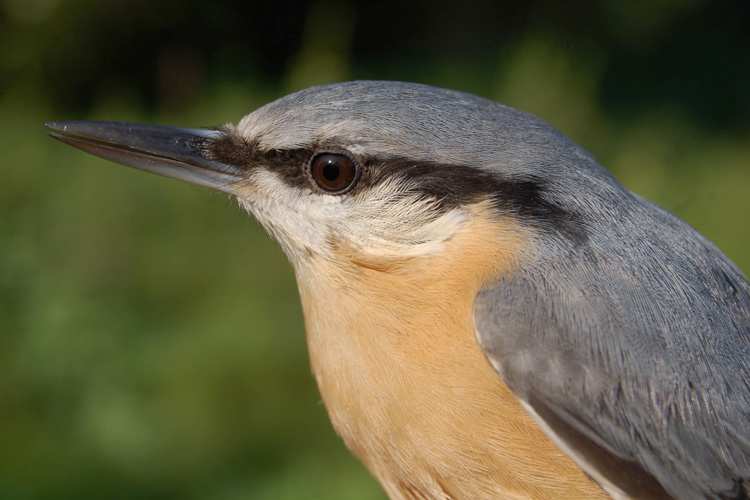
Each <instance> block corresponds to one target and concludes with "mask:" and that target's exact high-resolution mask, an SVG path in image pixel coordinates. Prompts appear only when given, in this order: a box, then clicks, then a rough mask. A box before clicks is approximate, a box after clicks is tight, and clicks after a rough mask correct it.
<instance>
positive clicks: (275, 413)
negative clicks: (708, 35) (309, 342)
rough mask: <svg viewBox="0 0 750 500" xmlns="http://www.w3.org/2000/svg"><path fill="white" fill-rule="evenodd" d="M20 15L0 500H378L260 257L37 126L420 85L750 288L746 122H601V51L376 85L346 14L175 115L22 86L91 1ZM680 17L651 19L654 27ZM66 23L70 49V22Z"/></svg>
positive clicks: (195, 114)
mask: <svg viewBox="0 0 750 500" xmlns="http://www.w3.org/2000/svg"><path fill="white" fill-rule="evenodd" d="M657 3H659V2H657ZM661 3H663V4H665V5H666V4H667V3H670V2H661ZM24 5H27V4H26V3H24V2H21V1H20V0H0V14H2V13H3V12H4V13H5V16H4V17H3V16H2V15H0V31H2V30H3V26H4V27H5V29H8V30H11V31H6V35H5V36H7V38H6V39H5V41H6V42H8V43H11V42H12V43H13V45H12V46H11V45H8V43H3V39H2V38H1V37H2V36H3V35H0V45H3V48H2V50H0V75H2V74H5V75H6V76H7V75H11V76H14V75H19V77H18V78H11V77H9V78H6V79H5V80H0V85H2V86H0V500H5V499H9V500H11V499H13V500H15V499H20V500H23V499H56V500H63V499H86V498H107V499H146V498H148V499H168V500H169V499H188V500H209V499H210V500H241V499H298V498H320V499H331V500H337V499H341V500H344V499H376V498H382V494H381V493H380V490H379V488H378V486H377V485H376V484H375V482H374V481H373V480H372V479H370V478H369V476H368V475H367V474H366V472H365V471H364V469H363V468H362V467H361V466H360V465H359V464H358V463H357V462H356V461H355V460H354V459H353V458H351V457H350V456H349V455H348V453H347V451H346V450H345V448H344V446H343V444H342V443H341V442H340V441H339V440H338V439H337V437H336V436H335V435H334V433H333V431H332V430H331V428H330V425H329V424H328V421H327V417H326V414H325V410H324V407H323V405H322V403H321V402H320V398H319V396H318V394H317V391H316V388H315V384H314V381H313V379H312V377H311V375H310V373H309V368H308V364H307V355H306V351H305V341H304V334H303V326H302V315H301V311H300V307H299V304H298V298H297V295H296V289H295V283H294V278H293V275H292V272H291V269H290V267H289V265H288V264H287V262H286V261H285V259H284V257H283V255H282V253H281V251H280V250H279V249H278V248H277V246H276V245H275V243H273V242H272V241H270V240H269V238H268V237H267V236H266V235H265V234H264V233H263V231H262V230H261V228H260V227H259V226H258V225H257V224H256V223H255V222H254V221H252V220H251V219H250V218H249V217H248V216H246V215H245V214H244V213H242V212H241V211H240V210H239V209H238V207H237V206H236V205H235V203H234V202H232V201H230V200H229V199H228V198H227V197H226V196H224V195H221V194H217V193H215V192H210V191H208V190H205V189H201V188H196V187H193V186H190V185H187V184H183V183H180V182H176V181H173V180H169V179H164V178H160V177H157V176H153V175H148V174H144V173H142V172H137V171H135V170H132V169H128V168H124V167H121V166H116V165H114V164H111V163H108V162H105V161H103V160H99V159H97V158H94V157H91V156H89V155H86V154H84V153H81V152H80V151H77V150H74V149H72V148H70V147H67V146H64V145H62V144H60V143H58V142H55V141H53V140H51V139H48V138H47V136H46V134H45V131H44V130H43V128H42V122H44V121H45V120H49V119H66V118H84V119H116V120H130V121H143V122H154V123H164V124H174V125H184V126H204V125H212V124H219V123H223V122H226V121H236V120H237V119H239V118H240V117H241V116H242V115H243V114H245V113H246V112H248V111H250V110H251V109H253V108H255V107H257V106H259V105H260V104H262V103H264V102H266V101H268V100H271V99H273V98H275V97H278V96H281V95H283V94H286V93H288V92H289V91H292V90H295V89H298V88H302V87H304V86H307V85H309V84H313V83H323V82H329V81H336V80H344V79H351V78H358V77H378V76H384V77H388V78H401V79H419V80H420V81H422V82H425V83H430V84H434V85H443V86H448V87H453V88H458V89H462V90H467V91H471V92H475V93H480V94H482V95H485V96H487V97H491V98H495V99H498V100H500V101H503V102H506V103H508V104H510V105H512V106H515V107H517V108H520V109H524V110H527V111H531V112H533V113H535V114H538V115H540V116H541V117H543V118H545V119H546V120H548V121H550V122H551V123H553V124H554V125H556V126H557V127H558V128H560V129H561V130H562V131H563V132H565V133H566V134H568V135H569V136H571V137H572V138H573V139H574V140H576V141H577V142H579V143H581V144H582V145H584V146H585V147H586V148H587V149H589V150H590V151H592V152H593V153H594V154H595V156H596V157H597V158H599V159H600V161H601V162H602V163H603V164H604V165H606V166H607V167H609V168H610V169H611V170H612V171H613V172H614V173H615V174H616V176H617V177H618V178H619V179H620V180H621V181H622V182H623V183H624V184H625V185H626V186H628V187H630V188H631V189H633V190H635V191H636V192H638V193H640V194H642V195H644V196H646V197H647V198H649V199H651V200H653V201H655V202H657V203H659V204H661V205H662V206H664V207H665V208H667V209H670V210H671V211H673V212H675V213H676V214H677V215H679V216H681V217H683V218H684V219H686V220H687V221H688V222H690V223H691V224H693V225H694V226H695V227H697V228H698V229H699V230H700V231H701V232H702V233H703V234H704V235H706V236H707V237H709V238H710V239H712V240H713V241H715V242H716V243H717V244H718V245H719V247H721V248H722V249H723V250H724V251H725V252H726V253H727V254H728V255H729V256H730V258H732V259H733V260H734V261H735V262H736V263H737V264H738V265H739V266H740V267H741V268H742V269H743V270H744V271H745V272H746V273H747V272H748V271H750V251H749V250H748V248H750V224H749V223H748V218H750V196H749V194H750V124H749V123H748V122H746V121H745V122H742V121H740V122H739V123H734V124H731V125H730V126H727V127H720V128H717V127H714V126H707V125H706V124H705V123H703V122H702V120H700V119H699V118H696V116H695V115H692V114H690V113H687V112H686V111H685V110H684V109H682V108H681V107H679V106H675V105H669V106H667V105H665V106H663V107H662V106H658V105H656V106H651V107H649V108H648V110H647V111H643V110H642V109H641V108H634V109H635V111H633V112H631V113H627V112H625V113H622V112H620V113H614V112H610V110H609V108H608V107H607V106H606V105H604V104H603V100H602V98H601V96H600V83H601V81H602V79H603V78H604V77H603V74H602V68H603V67H604V63H605V62H606V60H607V57H608V53H607V52H606V50H603V51H599V52H596V54H597V55H596V57H592V56H591V54H590V53H588V52H587V53H585V54H584V53H582V48H581V47H580V46H576V47H568V46H567V45H566V44H561V43H556V42H555V41H554V40H555V38H554V34H552V33H551V31H545V29H544V28H539V29H536V30H533V31H531V32H529V33H527V34H525V35H524V36H520V37H515V38H512V39H508V40H504V41H503V43H501V44H499V45H498V48H497V50H496V51H490V52H487V53H483V54H482V55H481V56H479V57H475V58H470V59H469V60H468V62H467V59H465V58H463V57H460V56H457V55H456V54H451V53H449V52H446V51H441V49H435V50H434V51H432V52H431V57H430V58H427V59H424V60H423V59H420V60H418V61H417V60H415V61H414V64H409V63H408V56H407V57H406V59H404V60H403V62H402V63H400V64H402V67H403V71H399V70H398V68H396V69H394V67H393V66H389V67H388V71H387V72H386V73H385V74H384V75H380V74H379V73H378V70H377V68H378V65H377V62H373V61H368V60H367V59H363V60H356V61H354V60H353V59H354V58H353V57H352V56H351V53H352V51H351V47H350V46H351V43H350V39H349V37H351V36H352V33H351V32H350V31H347V30H341V29H339V30H330V29H329V28H330V26H331V23H332V19H333V20H334V21H335V20H336V19H339V20H341V19H343V20H344V21H342V22H345V20H346V19H348V18H349V17H347V16H352V15H356V14H353V13H352V12H349V11H347V10H346V9H341V10H335V9H334V10H325V8H324V7H321V5H322V4H316V5H313V7H312V9H311V10H310V11H309V13H308V15H307V17H306V21H305V25H304V33H303V37H302V41H301V45H300V48H299V49H298V50H297V51H295V55H294V56H293V57H291V58H290V59H289V62H288V65H287V67H286V69H285V70H284V71H283V76H281V77H280V78H278V79H276V80H275V81H272V82H271V83H269V81H268V80H267V79H261V78H260V77H257V78H256V77H252V76H250V77H247V76H245V77H243V78H239V77H236V76H231V74H230V73H229V72H227V74H230V76H226V75H222V74H219V75H218V76H212V75H206V74H203V75H202V76H200V78H199V83H197V84H194V87H195V88H194V89H193V90H192V91H191V92H192V93H191V94H190V96H189V98H186V99H183V100H179V99H178V101H177V103H176V104H175V103H174V102H173V101H170V98H171V97H173V94H179V92H181V91H182V90H180V89H177V88H175V90H174V92H171V91H170V89H169V88H167V89H162V90H160V91H159V93H158V95H157V98H156V101H155V102H149V101H148V100H146V99H143V98H142V97H141V94H140V92H139V91H138V89H135V88H133V87H132V86H130V84H129V81H128V80H127V79H126V78H123V79H120V80H117V81H112V82H110V83H109V84H105V85H102V87H101V88H103V89H104V90H101V88H100V90H99V91H98V94H97V95H95V96H94V97H92V98H91V100H92V102H93V104H92V105H91V106H83V105H81V106H79V107H76V105H75V104H73V105H72V106H71V105H70V104H69V103H68V104H62V105H61V104H60V103H59V102H58V100H57V99H56V98H52V97H51V92H49V89H48V88H46V87H45V85H44V83H43V79H42V77H41V76H40V75H42V74H43V72H44V70H45V68H41V67H40V68H34V64H35V59H34V58H35V54H37V53H38V49H39V45H40V44H42V43H46V44H47V45H49V46H53V45H54V44H55V43H57V42H56V41H55V42H52V41H49V40H48V41H46V42H42V41H39V40H38V39H37V38H35V37H34V36H32V35H31V34H29V35H25V34H24V33H27V32H28V33H33V32H34V30H37V31H38V30H39V28H38V27H35V26H38V23H41V22H48V23H49V22H51V21H44V19H47V18H48V17H49V16H53V15H56V14H55V13H60V12H61V9H63V7H65V6H70V7H71V8H73V7H75V8H77V9H78V10H79V11H80V10H84V9H83V7H82V6H88V5H93V3H92V2H85V1H69V2H62V3H60V2H54V1H51V0H49V1H41V0H38V1H36V2H28V5H31V6H32V7H30V8H29V12H27V11H26V10H25V7H24ZM670 5H671V4H670ZM485 7H486V6H485ZM75 8H74V9H73V10H76V9H75ZM134 8H136V9H138V8H140V9H147V8H148V7H147V5H146V4H145V3H144V4H143V5H140V4H137V6H136V7H134ZM34 9H36V10H34ZM45 9H47V10H45ZM50 9H51V10H50ZM63 10H64V9H63ZM677 10H679V9H677ZM629 14H632V15H635V16H645V17H646V18H648V15H647V14H643V12H640V11H639V12H637V13H635V14H633V13H629ZM559 15H560V16H563V15H564V12H562V13H559ZM623 15H624V14H623ZM676 15H678V14H675V13H674V12H673V11H672V10H670V9H662V10H660V11H659V13H658V16H661V17H659V19H657V20H656V21H654V23H657V25H656V27H650V28H648V29H649V30H652V31H654V32H656V31H658V30H659V29H661V28H660V27H659V24H658V23H661V22H666V21H663V19H662V18H664V19H667V18H668V16H676ZM25 16H26V17H25ZM28 16H41V19H42V21H39V20H38V19H37V18H32V19H31V20H29V19H28ZM44 16H47V17H44ZM336 16H340V17H338V18H337V17H336ZM624 16H625V15H624ZM664 16H667V17H664ZM625 17H627V16H625ZM59 19H60V21H59V22H60V23H68V24H67V25H66V26H68V25H69V30H68V31H64V30H58V31H60V32H61V33H66V36H74V35H75V32H76V31H75V30H76V21H75V17H74V16H73V15H72V14H66V15H62V14H60V18H59ZM628 19H630V18H628ZM638 19H640V18H638ZM631 21H632V20H631ZM657 21H658V22H657ZM3 22H4V23H5V24H3ZM198 22H199V21H196V23H198ZM629 22H630V21H629ZM636 22H637V21H636ZM24 23H26V24H24ZM35 23H37V24H35ZM436 29H438V28H436ZM441 29H442V28H441ZM613 29H615V28H613ZM652 31H649V33H651V32H652ZM114 36H117V35H114ZM326 36H328V37H329V38H326ZM634 36H635V35H634ZM638 36H641V35H640V34H639V35H638ZM643 36H645V35H643ZM64 39H65V37H62V38H61V40H64ZM321 40H328V42H321ZM644 43H647V42H644ZM11 47H12V49H11ZM64 50H65V47H64V44H63V47H62V48H60V57H64V55H65V52H64ZM167 54H168V55H167V56H165V57H166V58H167V59H166V62H164V61H162V62H161V63H160V64H167V65H168V64H170V63H169V52H168V51H167ZM111 56H112V57H117V56H118V53H117V52H116V51H115V49H113V52H112V54H111ZM179 58H180V56H179V55H178V56H177V59H179ZM79 59H80V57H78V59H76V60H79ZM183 63H184V61H180V60H178V61H177V63H175V64H174V65H173V66H174V68H177V69H174V68H172V67H171V66H170V68H172V69H169V71H171V72H178V73H179V71H180V68H181V67H182V66H180V64H183ZM370 63H372V64H370ZM737 64H740V63H739V62H737ZM183 66H184V64H183ZM188 66H189V64H188ZM415 66H418V67H417V68H415ZM29 68H31V69H29ZM160 68H161V67H160ZM188 69H190V68H189V67H188ZM642 71H646V70H645V69H642ZM3 72H4V73H3ZM75 77H76V68H75V67H71V68H70V78H71V79H75ZM196 78H197V77H196ZM159 81H160V82H161V81H162V80H159ZM177 81H179V78H178V79H177ZM61 85H62V83H61ZM183 90H184V89H183ZM180 95H181V94H180ZM178 97H179V96H178ZM719 97H721V98H722V99H723V98H725V97H726V96H716V95H714V94H712V92H711V89H710V88H707V89H706V93H705V95H703V96H700V99H704V100H707V101H709V102H710V101H711V100H712V99H719ZM76 110H79V111H76ZM69 113H72V114H73V115H72V116H69V115H68V114H69ZM75 113H82V114H75Z"/></svg>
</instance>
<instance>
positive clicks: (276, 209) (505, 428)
mask: <svg viewBox="0 0 750 500" xmlns="http://www.w3.org/2000/svg"><path fill="white" fill-rule="evenodd" d="M46 127H47V128H48V130H49V133H50V135H51V136H52V137H53V138H55V139H59V140H60V141H62V142H64V143H67V144H69V145H72V146H74V147H76V148H79V149H81V150H83V151H86V152H89V153H92V154H94V155H97V156H100V157H102V158H105V159H109V160H113V161H115V162H118V163H121V164H124V165H128V166H131V167H135V168H138V169H141V170H145V171H149V172H153V173H157V174H160V175H164V176H168V177H174V178H177V179H181V180H184V181H188V182H190V183H193V184H198V185H202V186H206V187H209V188H212V189H215V190H219V191H221V192H224V193H227V194H228V195H229V196H230V197H232V198H235V199H236V200H237V202H238V203H239V206H240V207H241V208H242V209H244V210H246V211H247V212H248V214H250V215H251V216H253V217H254V218H255V219H257V221H259V223H260V224H261V225H262V226H263V227H264V228H265V229H266V230H267V232H268V233H269V234H270V235H271V236H272V237H273V238H274V239H275V240H276V241H277V242H278V243H279V244H280V247H281V249H282V250H283V252H284V253H285V254H286V256H287V257H288V260H289V261H290V263H291V266H292V268H293V271H294V274H295V277H296V281H297V286H298V291H299V296H300V301H301V305H302V311H303V316H304V324H305V331H306V342H307V347H308V351H309V358H310V365H311V371H312V374H313V376H314V377H315V379H316V381H317V385H318V388H319V391H320V394H321V398H322V400H323V403H324V404H325V407H326V410H327V412H328V415H329V417H330V420H331V423H332V426H333V428H334V429H335V431H336V432H337V434H338V435H339V436H340V437H341V439H342V440H343V442H344V443H345V445H346V446H347V447H348V448H349V450H350V451H351V452H352V453H353V454H354V455H355V456H356V457H357V458H358V459H359V460H361V462H362V463H363V464H364V465H365V466H366V468H367V469H368V470H369V471H370V473H371V474H372V475H373V476H374V477H375V478H376V479H377V480H378V481H379V483H380V484H381V486H382V488H383V490H384V492H385V493H386V494H387V495H388V496H389V497H390V498H393V499H433V498H434V499H456V500H457V499H479V498H508V499H521V498H532V499H546V498H554V499H567V498H571V499H581V498H592V499H600V498H616V499H622V498H639V499H654V498H675V499H688V500H693V499H695V500H698V499H709V498H712V499H713V498H719V499H725V500H729V499H734V500H739V499H747V498H749V497H750V285H749V284H748V281H747V279H746V278H745V276H744V275H743V274H742V272H741V271H740V270H739V269H738V267H737V266H736V265H735V264H733V263H732V262H731V261H730V260H729V259H728V258H727V257H726V256H725V255H724V254H723V253H722V252H721V251H720V250H719V249H718V248H717V247H716V246H715V245H714V244H713V243H711V242H710V241H708V240H707V239H706V238H705V237H703V236H702V235H701V234H699V233H698V232H697V231H696V230H695V229H693V228H692V227H691V226H689V225H688V224H687V223H686V222H684V221H682V220H680V219H679V218H677V217H676V216H674V215H672V214H670V213H669V212H667V211H666V210H664V209H662V208H659V207H657V206H656V205H655V204H652V203H651V202H649V201H647V200H645V199H644V198H642V197H640V196H639V195H637V194H635V193H633V192H631V191H629V190H628V189H626V188H625V187H624V186H623V185H622V184H620V182H618V180H616V179H615V177H614V176H613V175H612V174H611V173H610V172H609V171H608V170H606V169H605V168H604V167H602V166H601V165H600V164H599V163H598V162H597V160H596V159H595V158H594V157H593V155H592V154H591V153H589V152H587V151H586V150H585V149H583V148H582V147H581V146H578V145H577V144H575V143H574V142H573V141H571V140H570V139H568V138H567V137H566V136H565V135H563V134H562V133H561V132H559V131H557V130H556V129H555V128H553V127H552V126H551V125H549V124H547V123H546V122H545V121H543V120H542V119H540V118H537V117H535V116H533V115H531V114H527V113H525V112H522V111H519V110H516V109H513V108H511V107H508V106H505V105H503V104H500V103H497V102H494V101H492V100H488V99H485V98H482V97H478V96H475V95H472V94H468V93H463V92H460V91H455V90H449V89H443V88H438V87H433V86H428V85H423V84H416V83H406V82H394V81H352V82H342V83H334V84H328V85H322V86H316V87H311V88H307V89H304V90H301V91H297V92H295V93H292V94H289V95H286V96H283V97H281V98H279V99H277V100H275V101H272V102H270V103H268V104H265V105H263V106H261V107H259V108H258V109H256V110H254V111H252V112H251V113H249V114H247V115H246V116H244V117H243V118H242V119H241V120H240V121H239V122H237V123H236V124H228V125H223V126H219V127H215V128H210V129H194V128H193V129H191V128H178V127H171V126H161V125H143V124H132V123H123V122H100V121H56V122H48V123H46Z"/></svg>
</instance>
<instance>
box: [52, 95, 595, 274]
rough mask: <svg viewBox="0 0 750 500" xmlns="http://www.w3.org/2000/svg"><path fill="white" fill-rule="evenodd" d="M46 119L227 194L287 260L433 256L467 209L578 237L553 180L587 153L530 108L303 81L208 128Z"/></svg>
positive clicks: (97, 147) (59, 132) (523, 228)
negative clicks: (303, 86) (304, 85)
mask: <svg viewBox="0 0 750 500" xmlns="http://www.w3.org/2000/svg"><path fill="white" fill-rule="evenodd" d="M47 126H48V128H49V129H50V130H51V133H52V135H53V136H54V137H55V138H57V139H60V140H62V141H63V142H66V143H68V144H71V145H73V146H75V147H78V148H80V149H83V150H85V151H88V152H90V153H93V154H95V155H98V156H101V157H104V158H107V159H110V160H114V161H116V162H119V163H123V164H126V165H129V166H133V167H136V168H139V169H143V170H148V171H151V172H155V173H158V174H162V175H166V176H170V177H176V178H179V179H183V180H186V181H189V182H192V183H196V184H201V185H204V186H208V187H211V188H214V189H218V190H221V191H224V192H227V193H229V194H230V195H232V196H234V197H236V198H237V200H238V201H239V203H240V205H241V206H242V207H244V208H245V209H247V210H248V211H249V212H250V213H252V214H253V215H254V216H255V217H256V218H257V219H258V221H260V223H261V224H263V226H265V227H266V228H267V229H268V231H269V232H270V233H271V234H272V235H273V236H274V237H275V238H276V239H277V240H278V241H279V242H280V244H281V246H282V247H283V249H284V251H285V252H286V254H287V255H288V256H289V258H290V260H291V261H292V263H293V264H294V265H295V267H296V268H297V269H298V270H299V269H302V268H304V267H305V265H306V263H307V262H309V261H310V260H316V259H322V260H330V261H335V262H341V261H342V260H343V261H346V260H355V261H357V262H360V263H366V264H367V263H369V264H372V265H375V266H381V267H383V266H385V267H388V266H389V265H391V264H393V263H399V262H403V261H405V260H409V259H418V258H420V257H423V256H434V255H437V254H439V253H440V252H441V251H442V249H443V248H444V247H445V245H446V244H447V242H449V241H451V239H452V238H453V237H454V236H455V235H456V234H457V233H458V232H460V231H461V230H462V228H464V227H466V226H467V224H469V223H470V222H471V221H472V220H475V219H476V218H483V219H484V220H488V221H489V222H493V221H504V227H506V228H513V229H512V231H514V232H515V233H516V234H514V235H513V236H514V237H517V236H518V234H517V233H519V232H522V233H525V234H528V235H531V236H532V237H534V236H535V235H539V234H542V233H544V234H550V235H556V236H558V237H561V238H569V239H570V238H573V239H575V238H581V237H582V236H583V233H582V230H581V227H580V224H578V221H577V220H576V216H575V207H573V206H571V204H570V203H566V202H565V201H566V200H565V195H566V193H565V192H564V191H565V186H568V185H570V186H573V185H575V184H576V182H578V183H579V185H580V182H583V177H586V178H590V177H592V175H593V174H591V172H589V173H586V172H584V174H586V175H584V176H583V177H581V171H580V169H578V170H575V171H573V170H571V171H566V169H567V168H568V167H567V166H568V165H570V164H571V158H573V157H575V159H576V160H577V162H578V163H580V162H581V161H590V160H589V159H588V157H587V156H586V154H585V153H583V152H582V151H581V150H579V149H578V148H577V147H575V146H574V145H573V144H572V143H570V142H569V141H567V140H566V139H565V138H564V137H562V136H561V135H560V134H558V133H557V132H555V131H554V130H553V129H552V128H550V127H549V126H547V125H545V124H544V123H543V122H541V121H539V120H537V119H535V118H533V117H531V116H529V115H527V114H524V113H521V112H518V111H515V110H513V109H511V108H507V107H504V106H501V105H499V104H496V103H493V102H490V101H487V100H484V99H481V98H478V97H474V96H471V95H468V94H463V93H459V92H454V91H448V90H443V89H437V88H434V87H428V86H424V85H417V84H407V83H398V82H350V83H343V84H335V85H330V86H323V87H314V88H310V89H307V90H303V91H301V92H297V93H295V94H291V95H289V96H286V97H284V98H282V99H279V100H277V101H275V102H272V103H270V104H268V105H266V106H263V107H261V108H259V109H257V110H256V111H254V112H252V113H250V114H248V115H247V116H245V117H244V118H242V120H240V122H239V123H238V124H236V125H227V126H224V127H220V128H216V129H210V130H203V129H180V128H172V127H161V126H150V125H134V124H125V123H115V122H53V123H49V124H47ZM592 163H593V162H592ZM594 174H596V175H600V173H599V172H596V171H594ZM596 175H593V177H596ZM576 176H578V178H579V179H578V181H576ZM573 205H575V203H573ZM506 222H510V223H509V224H507V223H506Z"/></svg>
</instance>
